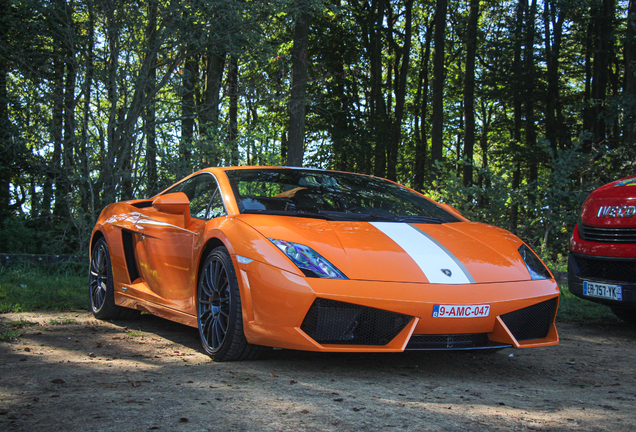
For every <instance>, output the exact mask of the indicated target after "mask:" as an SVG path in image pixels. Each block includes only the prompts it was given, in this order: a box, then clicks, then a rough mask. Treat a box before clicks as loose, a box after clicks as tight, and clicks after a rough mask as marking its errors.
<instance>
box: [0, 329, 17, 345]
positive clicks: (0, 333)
mask: <svg viewBox="0 0 636 432" xmlns="http://www.w3.org/2000/svg"><path fill="white" fill-rule="evenodd" d="M20 336H22V334H21V333H20V332H19V331H17V330H15V329H12V328H6V327H0V341H2V342H11V341H14V340H17V339H18V338H19V337H20Z"/></svg>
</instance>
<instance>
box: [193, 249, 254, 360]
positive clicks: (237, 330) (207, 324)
mask: <svg viewBox="0 0 636 432" xmlns="http://www.w3.org/2000/svg"><path fill="white" fill-rule="evenodd" d="M197 322H198V327H199V336H200V337H201V344H202V345H203V349H204V350H205V352H206V353H207V354H208V355H209V356H210V357H212V359H213V360H215V361H233V360H248V359H253V358H255V357H256V356H257V355H258V353H259V351H260V348H261V347H259V346H257V345H252V344H250V343H248V342H247V339H246V338H245V333H244V332H243V312H242V309H241V293H240V291H239V286H238V281H237V279H236V271H235V270H234V265H233V264H232V259H231V258H230V255H229V254H228V252H227V249H225V248H224V247H223V246H219V247H217V248H215V249H213V250H212V251H211V252H210V253H209V254H208V256H207V257H206V258H205V261H204V262H203V266H202V267H201V272H200V274H199V283H198V286H197Z"/></svg>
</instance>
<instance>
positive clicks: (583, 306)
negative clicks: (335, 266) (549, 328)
mask: <svg viewBox="0 0 636 432" xmlns="http://www.w3.org/2000/svg"><path fill="white" fill-rule="evenodd" d="M559 288H560V290H561V300H560V301H559V312H558V313H557V321H562V322H597V323H599V322H603V321H604V322H617V321H618V318H616V316H615V315H614V314H613V313H612V311H611V310H610V308H609V306H605V305H602V304H600V303H595V302H591V301H589V300H583V299H581V298H579V297H577V296H575V295H574V294H572V293H571V292H570V291H569V290H568V288H567V285H562V286H560V287H559Z"/></svg>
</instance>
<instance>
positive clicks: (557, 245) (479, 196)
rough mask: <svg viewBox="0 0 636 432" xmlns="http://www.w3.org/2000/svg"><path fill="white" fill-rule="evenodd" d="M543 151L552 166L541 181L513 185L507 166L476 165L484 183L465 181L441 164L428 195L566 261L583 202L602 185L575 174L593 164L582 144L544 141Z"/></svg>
mask: <svg viewBox="0 0 636 432" xmlns="http://www.w3.org/2000/svg"><path fill="white" fill-rule="evenodd" d="M542 152H544V153H545V155H546V157H548V158H549V160H550V165H549V166H550V169H544V170H542V171H541V173H540V175H539V180H538V181H537V182H534V183H524V184H522V185H520V187H519V188H518V189H516V190H511V189H510V175H511V174H510V172H509V171H508V170H507V169H506V167H505V166H498V165H496V164H492V165H490V166H489V167H488V169H482V168H478V167H475V171H476V173H477V175H478V176H479V178H480V179H481V185H480V184H474V185H472V186H465V185H464V184H463V179H462V178H460V177H459V176H458V175H457V172H456V171H455V170H452V169H451V170H449V169H444V167H443V165H442V164H440V165H438V169H439V171H440V172H441V173H442V175H441V177H440V178H439V179H438V180H436V181H435V182H434V183H433V186H434V189H432V190H431V191H430V192H429V194H428V195H429V196H430V197H431V198H433V199H435V200H439V201H441V202H444V203H447V204H450V205H452V206H453V207H455V208H457V209H458V210H459V211H460V212H461V213H462V214H463V215H464V216H465V217H467V218H468V219H470V220H473V221H477V222H485V223H489V224H492V225H496V226H500V227H502V228H505V229H509V230H510V231H512V232H514V233H516V234H517V235H519V236H520V237H521V238H522V239H523V240H524V241H525V242H526V243H528V244H529V245H530V246H531V247H533V248H535V249H536V250H537V252H538V253H539V254H540V255H541V256H542V258H543V259H544V260H549V261H553V262H555V261H556V262H562V261H563V256H565V255H566V254H567V252H568V241H569V238H570V236H571V234H572V230H573V229H574V225H575V224H576V222H577V220H578V217H579V212H580V208H581V205H582V204H583V201H584V200H585V198H586V197H587V195H588V194H589V192H590V191H591V189H593V188H594V187H595V186H597V185H598V184H597V183H595V182H590V183H588V184H587V185H586V188H585V189H583V188H581V187H580V179H579V178H578V177H577V175H576V174H577V173H579V172H581V170H582V169H583V168H584V167H585V166H588V165H590V164H591V162H592V160H593V156H591V155H589V154H585V153H583V152H582V151H581V149H580V145H579V144H574V145H573V146H572V147H571V148H569V149H565V150H557V151H553V150H552V149H551V148H550V147H549V146H548V145H547V143H546V142H543V146H542ZM513 205H516V206H518V208H519V209H520V210H519V213H520V215H521V216H520V218H519V222H518V225H516V226H513V225H512V223H511V218H510V212H511V208H512V206H513Z"/></svg>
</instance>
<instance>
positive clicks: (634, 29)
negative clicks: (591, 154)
mask: <svg viewBox="0 0 636 432" xmlns="http://www.w3.org/2000/svg"><path fill="white" fill-rule="evenodd" d="M624 57H625V79H624V81H623V99H624V100H626V101H630V100H631V101H636V0H629V12H628V14H627V34H626V35H625V47H624ZM635 143H636V103H635V102H631V103H627V107H626V109H625V120H624V124H623V144H624V145H625V146H633V145H634V144H635Z"/></svg>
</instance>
